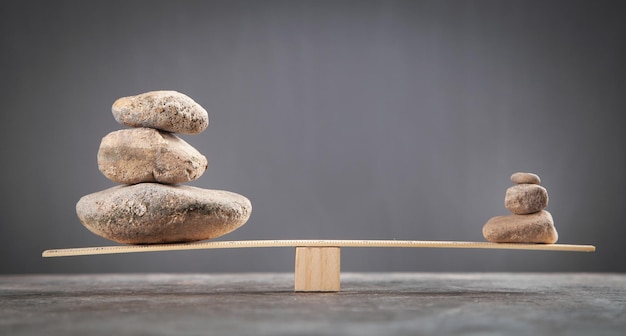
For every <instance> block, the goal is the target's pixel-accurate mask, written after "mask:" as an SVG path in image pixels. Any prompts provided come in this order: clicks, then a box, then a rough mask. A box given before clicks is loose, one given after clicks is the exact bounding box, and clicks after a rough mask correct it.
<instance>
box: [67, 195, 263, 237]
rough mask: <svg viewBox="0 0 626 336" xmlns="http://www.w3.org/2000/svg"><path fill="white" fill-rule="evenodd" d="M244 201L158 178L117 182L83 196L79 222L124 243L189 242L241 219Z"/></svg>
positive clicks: (245, 210)
mask: <svg viewBox="0 0 626 336" xmlns="http://www.w3.org/2000/svg"><path fill="white" fill-rule="evenodd" d="M251 212H252V205H251V204H250V201H249V200H248V199H247V198H246V197H244V196H241V195H239V194H235V193H232V192H229V191H222V190H208V189H200V188H196V187H191V186H182V185H179V186H173V185H163V184H158V183H140V184H135V185H128V186H117V187H113V188H109V189H106V190H102V191H99V192H96V193H93V194H89V195H86V196H83V197H82V198H81V199H80V200H79V201H78V203H77V204H76V214H77V215H78V218H79V219H80V221H81V223H82V224H83V225H84V226H85V227H86V228H87V229H89V230H90V231H91V232H93V233H95V234H96V235H98V236H101V237H104V238H107V239H110V240H113V241H116V242H118V243H124V244H157V243H177V242H191V241H198V240H205V239H211V238H216V237H220V236H222V235H225V234H227V233H229V232H232V231H233V230H236V229H237V228H239V227H240V226H242V225H243V224H245V223H246V221H247V220H248V218H249V217H250V213H251Z"/></svg>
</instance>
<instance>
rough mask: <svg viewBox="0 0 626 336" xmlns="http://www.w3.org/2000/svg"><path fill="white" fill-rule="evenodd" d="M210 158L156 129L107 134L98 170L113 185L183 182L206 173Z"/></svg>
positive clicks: (99, 157)
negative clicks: (115, 183) (113, 183)
mask: <svg viewBox="0 0 626 336" xmlns="http://www.w3.org/2000/svg"><path fill="white" fill-rule="evenodd" d="M207 165H208V163H207V159H206V157H205V156H204V155H202V154H200V152H198V151H197V150H196V149H195V148H193V147H192V146H191V145H189V144H188V143H187V142H185V141H184V140H183V139H181V138H179V137H177V136H175V135H173V134H171V133H169V132H165V131H159V130H156V129H153V128H131V129H124V130H119V131H115V132H111V133H109V134H107V135H106V136H105V137H104V138H102V142H101V143H100V149H99V150H98V168H99V169H100V171H101V172H102V174H104V176H106V177H107V178H108V179H110V180H111V181H113V182H117V183H123V184H135V183H141V182H159V183H168V184H175V183H183V182H188V181H193V180H195V179H197V178H199V177H200V176H202V174H203V173H204V171H205V170H206V168H207Z"/></svg>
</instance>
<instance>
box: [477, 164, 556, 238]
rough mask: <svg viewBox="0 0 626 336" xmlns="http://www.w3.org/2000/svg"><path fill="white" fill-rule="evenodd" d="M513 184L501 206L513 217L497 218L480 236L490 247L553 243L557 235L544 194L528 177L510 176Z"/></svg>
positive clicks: (536, 181) (536, 178) (535, 180)
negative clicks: (491, 243)
mask: <svg viewBox="0 0 626 336" xmlns="http://www.w3.org/2000/svg"><path fill="white" fill-rule="evenodd" d="M511 181H512V182H513V183H515V185H514V186H512V187H510V188H509V189H507V191H506V196H505V197H504V206H505V207H506V208H507V209H508V210H509V211H511V212H512V213H513V214H511V215H508V216H497V217H493V218H491V219H490V220H488V221H487V223H486V224H485V225H484V226H483V236H485V239H487V240H488V241H490V242H494V243H544V244H554V243H556V241H557V239H558V238H559V235H558V234H557V232H556V229H555V227H554V220H553V219H552V215H551V214H550V213H549V212H548V211H546V210H544V209H545V208H546V207H547V206H548V191H547V190H546V188H544V187H542V186H540V185H539V184H541V180H540V179H539V176H537V175H535V174H532V173H515V174H513V175H511Z"/></svg>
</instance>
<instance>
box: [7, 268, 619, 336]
mask: <svg viewBox="0 0 626 336" xmlns="http://www.w3.org/2000/svg"><path fill="white" fill-rule="evenodd" d="M226 334H228V335H435V334H437V335H626V275H624V274H579V273H568V274H563V273H555V274H551V273H520V274H515V273H343V274H342V291H341V292H339V293H294V292H293V274H267V273H264V274H256V273H253V274H251V273H243V274H93V275H5V276H0V335H89V336H94V335H116V336H117V335H226Z"/></svg>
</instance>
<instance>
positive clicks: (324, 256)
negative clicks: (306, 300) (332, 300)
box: [294, 247, 341, 292]
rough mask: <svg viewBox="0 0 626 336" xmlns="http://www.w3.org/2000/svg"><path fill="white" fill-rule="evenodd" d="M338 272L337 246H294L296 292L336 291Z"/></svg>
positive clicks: (339, 269) (339, 254)
mask: <svg viewBox="0 0 626 336" xmlns="http://www.w3.org/2000/svg"><path fill="white" fill-rule="evenodd" d="M340 272H341V249H340V248H339V247H296V270H295V273H294V290H295V291H296V292H338V291H339V290H340V288H341V282H340Z"/></svg>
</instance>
